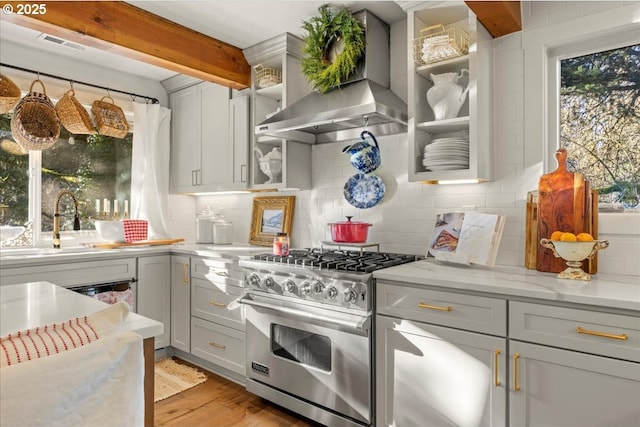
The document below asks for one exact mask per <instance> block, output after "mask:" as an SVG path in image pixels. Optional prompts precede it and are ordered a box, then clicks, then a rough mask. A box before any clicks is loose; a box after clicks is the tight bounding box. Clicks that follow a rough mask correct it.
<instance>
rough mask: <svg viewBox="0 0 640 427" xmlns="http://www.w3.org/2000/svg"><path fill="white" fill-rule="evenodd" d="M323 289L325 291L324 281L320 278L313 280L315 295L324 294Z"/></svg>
mask: <svg viewBox="0 0 640 427" xmlns="http://www.w3.org/2000/svg"><path fill="white" fill-rule="evenodd" d="M322 291H324V283H322V282H321V281H319V280H316V281H315V282H313V293H314V294H315V295H322Z"/></svg>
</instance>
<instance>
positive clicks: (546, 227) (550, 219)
mask: <svg viewBox="0 0 640 427" xmlns="http://www.w3.org/2000/svg"><path fill="white" fill-rule="evenodd" d="M556 160H557V162H558V168H557V169H556V170H555V171H553V172H551V173H549V174H545V175H542V176H541V177H540V181H539V183H538V202H537V206H536V209H535V220H536V228H537V236H536V239H535V243H536V266H535V268H536V270H538V271H544V272H553V273H559V272H561V271H563V270H564V269H566V268H567V264H566V262H565V261H564V260H563V259H562V258H557V257H555V256H554V255H553V251H551V250H550V249H547V248H545V247H543V246H542V245H540V244H539V242H540V239H542V238H549V237H550V236H551V233H553V232H554V231H556V230H560V231H569V232H572V233H574V234H578V233H591V234H592V235H594V232H595V231H596V230H595V227H596V226H595V224H594V221H593V215H594V212H593V208H592V204H593V199H592V193H591V189H590V188H589V182H588V181H586V180H585V179H584V176H583V175H582V174H580V173H577V172H569V171H568V170H567V150H566V149H565V148H560V149H559V150H558V151H556ZM596 200H597V198H596ZM596 211H597V210H596ZM527 215H528V217H527V219H529V213H528V214H527ZM527 233H529V231H527ZM595 237H596V236H595V235H594V238H595ZM529 240H530V237H529V235H527V241H529ZM530 264H531V257H530V256H527V259H525V265H526V266H527V267H529V265H530ZM585 267H586V269H587V271H589V270H591V269H592V267H590V266H588V263H586V262H585V264H584V266H583V268H585Z"/></svg>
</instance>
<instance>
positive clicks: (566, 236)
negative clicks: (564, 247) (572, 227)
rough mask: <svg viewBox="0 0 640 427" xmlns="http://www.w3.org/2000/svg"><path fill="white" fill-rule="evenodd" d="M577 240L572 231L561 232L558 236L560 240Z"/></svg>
mask: <svg viewBox="0 0 640 427" xmlns="http://www.w3.org/2000/svg"><path fill="white" fill-rule="evenodd" d="M577 240H578V238H577V237H576V235H575V234H573V233H568V232H567V233H562V235H561V236H560V241H561V242H576V241H577Z"/></svg>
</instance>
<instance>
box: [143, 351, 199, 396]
mask: <svg viewBox="0 0 640 427" xmlns="http://www.w3.org/2000/svg"><path fill="white" fill-rule="evenodd" d="M154 371H155V378H154V380H155V384H154V402H158V401H160V400H163V399H166V398H167V397H171V396H173V395H175V394H178V393H180V392H181V391H185V390H187V389H190V388H191V387H195V386H197V385H198V384H202V383H203V382H205V381H206V380H207V376H206V375H205V374H204V373H202V372H200V371H198V370H197V369H194V368H192V367H190V366H187V365H182V364H180V363H177V362H175V361H174V360H173V359H162V360H158V361H157V362H156V363H155V368H154Z"/></svg>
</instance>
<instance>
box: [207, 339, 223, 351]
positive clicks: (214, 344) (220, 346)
mask: <svg viewBox="0 0 640 427" xmlns="http://www.w3.org/2000/svg"><path fill="white" fill-rule="evenodd" d="M209 345H210V346H211V347H216V348H221V349H223V350H224V349H225V348H227V346H226V345H222V344H218V343H217V342H215V341H211V342H210V343H209Z"/></svg>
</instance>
